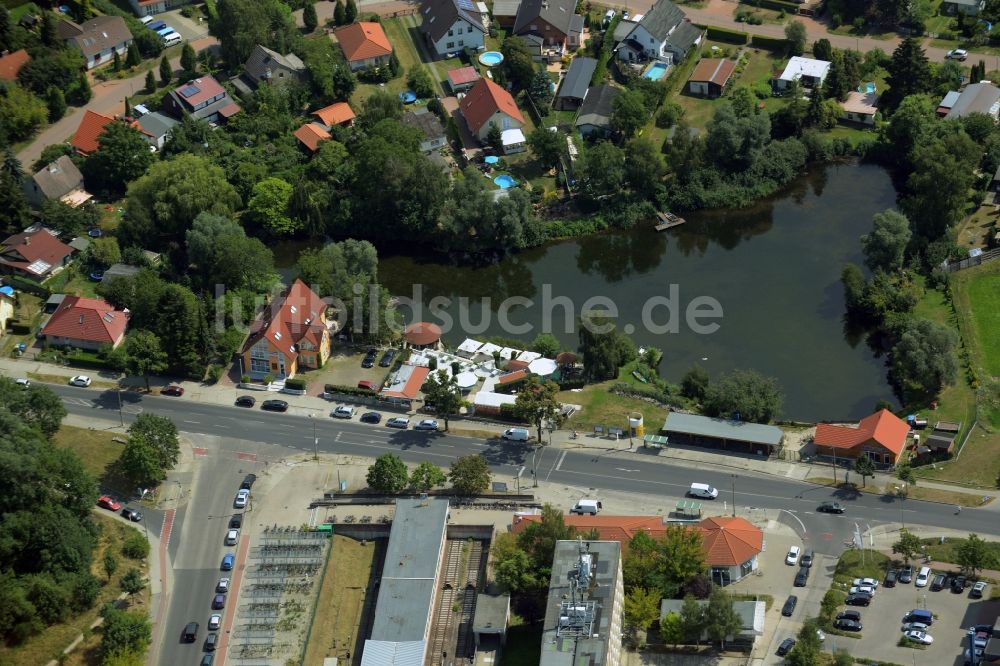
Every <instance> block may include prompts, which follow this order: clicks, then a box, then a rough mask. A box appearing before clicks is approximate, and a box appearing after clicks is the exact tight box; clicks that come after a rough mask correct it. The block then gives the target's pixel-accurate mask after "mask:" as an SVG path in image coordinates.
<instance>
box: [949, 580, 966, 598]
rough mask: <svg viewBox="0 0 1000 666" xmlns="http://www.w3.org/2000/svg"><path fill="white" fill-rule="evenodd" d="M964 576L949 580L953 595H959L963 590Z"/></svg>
mask: <svg viewBox="0 0 1000 666" xmlns="http://www.w3.org/2000/svg"><path fill="white" fill-rule="evenodd" d="M965 585H966V582H965V576H955V577H954V578H952V579H951V591H952V592H954V593H955V594H961V593H962V592H963V591H964V590H965Z"/></svg>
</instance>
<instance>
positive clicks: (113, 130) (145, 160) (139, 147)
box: [83, 123, 156, 198]
mask: <svg viewBox="0 0 1000 666" xmlns="http://www.w3.org/2000/svg"><path fill="white" fill-rule="evenodd" d="M97 144H98V149H97V152H96V153H94V154H93V155H91V156H90V157H89V158H87V161H86V163H85V164H84V168H83V171H84V176H85V177H86V179H87V185H88V187H89V188H90V189H91V191H95V190H96V191H100V192H104V193H106V194H107V195H108V196H112V197H114V198H117V197H120V196H121V195H122V194H124V192H125V188H126V186H127V185H128V183H130V182H132V181H133V180H135V179H136V178H139V177H140V176H142V175H143V174H144V173H146V171H147V170H148V169H149V167H150V166H151V165H152V164H153V162H155V161H156V156H155V155H153V153H151V152H150V151H149V144H148V143H147V142H146V140H145V139H144V138H142V134H140V133H139V130H137V129H135V128H134V127H130V126H129V125H126V124H125V123H108V124H107V125H106V126H105V128H104V131H103V132H101V134H100V136H98V137H97Z"/></svg>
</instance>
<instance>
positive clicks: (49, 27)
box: [38, 10, 62, 48]
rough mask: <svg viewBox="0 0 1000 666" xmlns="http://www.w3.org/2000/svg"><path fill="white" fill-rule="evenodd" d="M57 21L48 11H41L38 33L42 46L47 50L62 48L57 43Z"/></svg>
mask: <svg viewBox="0 0 1000 666" xmlns="http://www.w3.org/2000/svg"><path fill="white" fill-rule="evenodd" d="M57 22H58V19H57V18H56V17H55V16H54V15H53V14H52V12H50V11H46V10H42V25H41V27H40V28H39V30H38V32H39V35H40V36H41V38H42V44H45V45H46V46H48V47H49V48H57V47H60V46H62V45H61V44H60V43H59V31H58V29H57V27H56V24H57Z"/></svg>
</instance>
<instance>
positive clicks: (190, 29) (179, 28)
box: [156, 9, 208, 42]
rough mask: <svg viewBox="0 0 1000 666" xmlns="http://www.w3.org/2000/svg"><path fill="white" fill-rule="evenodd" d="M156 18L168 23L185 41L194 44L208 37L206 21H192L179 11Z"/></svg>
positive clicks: (158, 15)
mask: <svg viewBox="0 0 1000 666" xmlns="http://www.w3.org/2000/svg"><path fill="white" fill-rule="evenodd" d="M156 18H157V19H158V20H160V21H166V23H167V25H169V26H171V27H172V28H173V29H174V31H175V32H176V33H177V34H179V35H180V36H181V37H183V38H184V40H185V41H188V42H194V41H196V40H199V39H203V38H205V37H208V23H207V22H206V21H205V20H204V19H200V18H199V19H194V20H191V19H189V18H187V17H185V16H183V15H182V14H181V10H179V9H175V10H174V11H170V12H165V13H163V14H157V16H156Z"/></svg>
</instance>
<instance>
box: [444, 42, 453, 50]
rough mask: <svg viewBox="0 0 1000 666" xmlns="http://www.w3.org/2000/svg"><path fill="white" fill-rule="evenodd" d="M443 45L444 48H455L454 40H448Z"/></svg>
mask: <svg viewBox="0 0 1000 666" xmlns="http://www.w3.org/2000/svg"><path fill="white" fill-rule="evenodd" d="M444 47H445V48H446V49H453V48H455V42H448V43H447V44H445V45H444Z"/></svg>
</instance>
